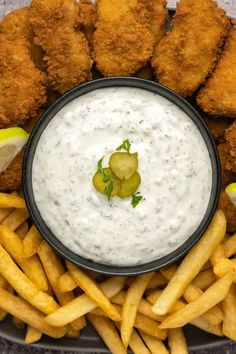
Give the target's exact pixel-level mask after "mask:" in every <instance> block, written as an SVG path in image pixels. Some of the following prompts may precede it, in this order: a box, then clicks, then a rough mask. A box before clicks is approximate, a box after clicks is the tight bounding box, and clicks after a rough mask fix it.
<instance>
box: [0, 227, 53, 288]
mask: <svg viewBox="0 0 236 354" xmlns="http://www.w3.org/2000/svg"><path fill="white" fill-rule="evenodd" d="M0 243H1V244H2V245H3V247H4V248H5V250H6V251H7V252H8V253H9V254H10V255H11V257H12V258H13V259H14V261H15V262H16V263H17V264H18V265H19V266H20V267H21V269H22V270H23V271H24V273H25V274H26V275H27V277H28V278H29V279H30V280H32V282H33V283H34V284H35V285H37V286H38V287H39V289H41V290H43V291H47V289H48V282H47V278H46V274H45V272H44V270H43V267H42V265H41V263H40V260H39V258H38V256H33V257H31V258H29V259H26V258H24V257H23V244H22V240H21V239H20V237H19V236H18V235H17V234H16V233H15V232H13V231H11V230H9V229H7V228H6V227H5V226H2V225H0Z"/></svg>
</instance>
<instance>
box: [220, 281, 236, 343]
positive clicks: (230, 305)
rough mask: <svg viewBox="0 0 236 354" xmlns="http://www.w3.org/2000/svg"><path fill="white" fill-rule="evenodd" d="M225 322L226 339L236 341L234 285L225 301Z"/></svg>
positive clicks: (235, 291) (235, 292) (235, 287)
mask: <svg viewBox="0 0 236 354" xmlns="http://www.w3.org/2000/svg"><path fill="white" fill-rule="evenodd" d="M223 309H224V315H225V317H224V321H223V333H224V335H225V336H226V337H228V338H230V339H232V340H234V341H236V285H235V284H232V285H231V287H230V290H229V292H228V294H227V296H226V298H225V299H224V300H223Z"/></svg>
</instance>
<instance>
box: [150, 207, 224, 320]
mask: <svg viewBox="0 0 236 354" xmlns="http://www.w3.org/2000/svg"><path fill="white" fill-rule="evenodd" d="M225 231H226V219H225V216H224V213H223V212H222V211H221V210H218V211H217V212H216V213H215V215H214V217H213V219H212V221H211V223H210V225H209V227H208V229H207V230H206V231H205V233H204V235H203V236H202V238H201V239H200V240H199V241H198V242H197V243H196V244H195V245H194V246H193V248H192V249H191V250H190V251H189V253H188V254H187V255H186V256H185V258H184V260H183V261H182V263H181V264H180V266H179V267H178V270H177V271H176V273H175V274H174V276H173V278H172V279H171V280H170V282H169V283H168V285H167V286H166V288H165V289H164V290H163V293H162V294H161V296H160V297H159V299H158V300H157V302H156V303H155V304H154V306H153V311H154V312H155V313H156V314H157V315H165V314H166V313H168V312H169V311H170V309H171V307H172V306H173V305H174V303H175V302H176V301H177V300H178V299H179V298H180V296H181V295H182V294H183V292H184V290H185V289H186V287H187V286H188V284H189V283H190V282H191V281H192V280H193V279H194V278H195V277H196V275H197V274H198V273H199V271H200V270H201V268H202V267H203V265H204V264H205V263H206V262H207V261H208V260H209V258H210V256H211V254H212V253H213V252H214V251H215V249H216V247H217V245H218V244H219V243H220V242H221V240H222V239H223V238H224V235H225Z"/></svg>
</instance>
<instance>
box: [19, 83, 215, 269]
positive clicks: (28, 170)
mask: <svg viewBox="0 0 236 354" xmlns="http://www.w3.org/2000/svg"><path fill="white" fill-rule="evenodd" d="M114 86H128V87H136V88H141V89H145V90H148V91H151V92H154V93H157V94H159V95H161V96H163V97H165V98H167V99H168V100H170V101H171V102H173V103H174V104H175V105H177V106H178V107H180V108H181V109H182V110H183V111H184V112H185V113H186V114H187V115H188V116H189V117H190V118H191V119H192V121H193V122H194V123H195V124H196V126H197V127H198V129H199V131H200V133H201V135H202V137H203V139H204V141H205V143H206V145H207V148H208V151H209V155H210V159H211V164H212V171H213V174H212V176H213V177H212V191H211V196H210V201H209V204H208V207H207V210H206V213H205V215H204V217H203V219H202V221H201V223H200V225H199V227H198V228H197V230H196V231H195V232H194V233H193V234H192V235H191V236H190V237H189V238H188V240H187V241H186V242H184V244H183V245H181V246H180V247H179V248H177V249H176V250H175V251H173V252H171V253H170V254H168V255H167V256H165V257H162V258H160V259H157V260H155V261H152V262H149V263H146V264H143V265H138V266H129V267H114V266H109V265H103V264H99V263H95V262H93V261H90V260H88V259H85V258H83V257H80V256H79V255H77V254H75V253H73V252H72V251H71V250H70V249H68V248H67V247H65V246H64V245H63V244H62V243H61V242H60V241H59V240H58V239H57V238H56V237H55V236H54V235H53V233H52V232H51V231H50V229H49V228H48V227H47V225H46V224H45V223H44V221H43V219H42V217H41V215H40V213H39V210H38V208H37V205H36V202H35V199H34V194H33V188H32V163H33V159H34V153H35V150H36V147H37V144H38V141H39V139H40V136H41V134H42V132H43V131H44V129H46V127H47V125H48V123H49V122H50V121H51V119H53V117H54V116H55V114H56V113H57V112H58V111H60V110H61V109H62V107H64V106H65V105H67V104H68V103H69V102H71V101H72V100H74V99H75V98H77V97H79V96H82V95H84V94H86V93H87V92H89V91H93V90H96V89H100V88H105V87H114ZM23 190H24V195H25V199H26V204H27V207H28V210H29V213H30V215H31V217H32V220H33V222H34V224H35V225H36V227H37V229H38V230H39V232H40V233H41V235H42V236H43V237H44V238H45V240H46V241H47V242H48V243H49V244H50V245H51V246H52V247H53V248H54V249H55V251H57V252H58V253H59V254H60V255H61V256H63V257H65V258H66V259H68V260H69V261H71V262H72V263H74V264H77V265H79V266H81V267H83V268H86V269H89V270H93V271H96V272H100V273H104V274H108V275H137V274H141V273H146V272H150V271H153V270H155V269H158V268H161V267H164V266H167V265H168V264H170V263H173V262H175V261H177V260H178V259H180V258H181V257H183V256H184V254H185V253H186V252H187V251H188V250H189V249H190V248H191V247H192V246H193V245H194V244H195V242H196V241H197V240H198V239H199V238H200V237H201V235H202V234H203V232H204V231H205V230H206V228H207V226H208V225H209V223H210V221H211V219H212V217H213V214H214V211H215V209H216V205H217V202H218V198H219V191H220V163H219V157H218V154H217V150H216V147H215V144H214V141H213V138H212V136H211V134H210V132H209V130H208V128H207V127H206V125H205V123H204V122H203V120H202V118H201V117H200V115H199V113H198V112H197V111H196V110H195V109H194V108H193V107H192V106H191V105H190V104H189V103H188V102H187V101H185V100H184V99H183V98H181V97H180V96H178V95H176V94H175V93H174V92H172V91H171V90H169V89H167V88H165V87H163V86H161V85H158V84H156V83H154V82H151V81H146V80H142V79H137V78H129V77H115V78H106V79H99V80H96V81H91V82H89V83H86V84H84V85H81V86H79V87H76V88H75V89H73V90H71V91H69V92H67V93H66V94H65V95H64V96H62V97H61V98H60V99H59V100H58V101H56V102H55V103H54V104H53V105H52V106H51V107H50V108H49V109H48V110H47V111H46V112H45V114H44V115H43V117H42V118H41V119H40V121H39V122H38V124H37V125H36V127H35V129H34V130H33V132H32V134H31V136H30V138H29V141H28V144H27V146H26V151H25V156H24V162H23ZM186 217H187V215H186Z"/></svg>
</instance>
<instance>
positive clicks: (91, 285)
mask: <svg viewBox="0 0 236 354" xmlns="http://www.w3.org/2000/svg"><path fill="white" fill-rule="evenodd" d="M66 264H67V267H68V269H69V272H70V274H71V275H72V277H73V278H74V281H75V282H76V283H77V284H78V285H79V287H80V288H81V289H82V290H83V291H84V292H85V294H87V295H88V296H89V297H90V298H91V299H92V300H94V301H95V302H96V303H97V304H98V306H99V307H101V308H102V309H103V310H104V311H105V312H106V313H107V314H108V316H109V317H110V318H111V319H112V320H114V321H120V320H121V318H120V315H119V314H118V313H117V311H116V309H115V308H114V306H113V305H112V304H111V302H110V301H109V299H108V298H107V297H106V295H105V294H104V293H103V292H102V290H101V289H100V287H99V285H98V284H97V283H96V282H95V281H94V280H93V279H91V278H89V276H88V275H87V274H86V273H85V272H83V271H82V270H81V269H79V268H77V267H76V266H74V265H73V264H71V263H70V262H66Z"/></svg>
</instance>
